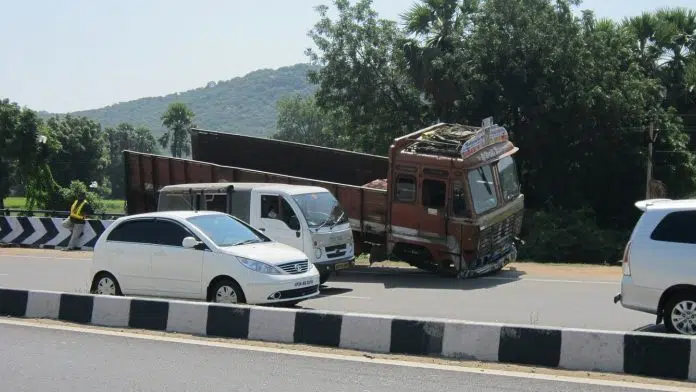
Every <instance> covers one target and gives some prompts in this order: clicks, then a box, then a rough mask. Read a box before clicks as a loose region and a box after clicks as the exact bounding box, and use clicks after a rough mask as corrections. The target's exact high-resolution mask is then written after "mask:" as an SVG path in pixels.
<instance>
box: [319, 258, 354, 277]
mask: <svg viewBox="0 0 696 392" xmlns="http://www.w3.org/2000/svg"><path fill="white" fill-rule="evenodd" d="M354 265H355V257H350V258H345V259H336V260H328V261H319V262H316V263H314V266H315V267H317V269H318V270H319V273H320V274H325V273H330V272H335V271H340V270H343V269H348V268H352V267H353V266H354Z"/></svg>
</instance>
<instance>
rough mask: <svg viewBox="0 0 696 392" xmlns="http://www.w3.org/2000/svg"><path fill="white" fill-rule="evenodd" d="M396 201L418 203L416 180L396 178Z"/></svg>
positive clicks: (402, 177) (412, 178)
mask: <svg viewBox="0 0 696 392" xmlns="http://www.w3.org/2000/svg"><path fill="white" fill-rule="evenodd" d="M396 200H398V201H403V202H407V203H411V202H414V201H416V178H415V177H413V176H398V177H397V178H396Z"/></svg>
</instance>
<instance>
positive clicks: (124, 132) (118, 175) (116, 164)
mask: <svg viewBox="0 0 696 392" xmlns="http://www.w3.org/2000/svg"><path fill="white" fill-rule="evenodd" d="M105 138H106V142H107V149H108V152H109V167H108V169H107V173H108V176H109V179H110V181H111V196H112V197H113V198H116V199H121V198H123V197H124V196H125V188H124V183H125V181H124V180H125V178H124V176H125V172H124V166H123V150H131V151H137V152H144V153H149V154H152V153H157V152H158V148H157V141H156V140H155V137H154V136H152V133H151V132H150V130H149V129H148V128H145V127H137V128H135V127H133V126H132V125H130V124H127V123H121V124H119V125H118V126H116V127H115V128H106V130H105Z"/></svg>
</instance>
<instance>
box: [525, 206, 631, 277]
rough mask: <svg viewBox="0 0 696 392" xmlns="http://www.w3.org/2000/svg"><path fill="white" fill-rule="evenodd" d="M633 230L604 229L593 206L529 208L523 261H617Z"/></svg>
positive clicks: (526, 219)
mask: <svg viewBox="0 0 696 392" xmlns="http://www.w3.org/2000/svg"><path fill="white" fill-rule="evenodd" d="M629 236H630V230H611V229H602V228H600V227H598V226H597V223H596V219H595V213H594V211H592V209H590V208H583V209H580V210H575V211H567V210H562V209H558V208H552V209H549V210H527V211H526V212H525V217H524V224H523V225H522V235H521V237H522V239H523V240H524V241H525V244H524V245H521V246H520V248H519V251H520V255H519V257H520V259H521V260H534V261H539V262H566V263H567V262H576V263H593V264H603V263H609V264H614V263H616V261H617V260H619V259H620V258H621V255H622V252H623V248H624V246H625V244H626V241H627V240H628V237H629Z"/></svg>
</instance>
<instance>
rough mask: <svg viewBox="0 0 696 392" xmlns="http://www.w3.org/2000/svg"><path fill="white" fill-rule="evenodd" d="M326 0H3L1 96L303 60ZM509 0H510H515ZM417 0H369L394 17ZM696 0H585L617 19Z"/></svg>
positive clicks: (88, 101) (47, 94) (216, 74)
mask: <svg viewBox="0 0 696 392" xmlns="http://www.w3.org/2000/svg"><path fill="white" fill-rule="evenodd" d="M329 1H330V0H265V1H256V2H253V1H242V0H198V1H197V2H193V1H184V0H120V1H108V2H107V1H94V0H63V1H45V0H23V1H16V0H0V10H2V14H0V36H2V37H5V38H4V39H3V46H2V49H1V52H0V53H2V54H0V98H9V99H10V100H12V101H14V102H18V103H19V104H20V105H22V106H27V107H29V108H31V109H34V110H46V111H49V112H54V113H65V112H71V111H77V110H85V109H95V108H100V107H104V106H107V105H112V104H115V103H118V102H126V101H130V100H134V99H138V98H142V97H153V96H161V95H166V94H170V93H174V92H181V91H186V90H190V89H193V88H198V87H202V86H204V85H205V84H206V83H208V82H210V81H220V80H229V79H231V78H234V77H238V76H244V75H245V74H247V73H249V72H251V71H254V70H257V69H260V68H273V69H275V68H278V67H282V66H287V65H293V64H296V63H300V62H307V57H306V56H305V55H304V51H305V49H306V48H308V47H310V46H312V42H311V40H310V38H309V37H308V36H307V32H308V31H309V29H311V27H312V26H313V25H314V23H316V21H317V20H318V15H317V13H316V12H315V10H314V7H315V6H316V5H319V4H329ZM511 1H514V0H511ZM414 2H415V0H373V6H374V8H375V10H376V11H377V12H378V13H379V14H380V16H381V17H385V18H389V19H394V20H398V19H399V15H400V14H401V13H403V12H404V11H405V10H407V9H408V8H409V7H410V6H411V5H412V4H413V3H414ZM665 6H670V7H676V6H680V7H694V0H584V1H583V4H582V7H581V9H592V10H594V12H595V14H596V15H597V16H598V17H603V18H611V19H616V20H621V19H623V18H624V17H627V16H633V15H638V14H640V13H642V12H643V11H652V10H655V9H658V8H661V7H665Z"/></svg>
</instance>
